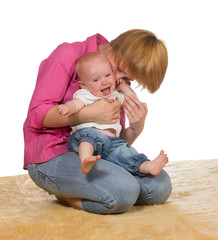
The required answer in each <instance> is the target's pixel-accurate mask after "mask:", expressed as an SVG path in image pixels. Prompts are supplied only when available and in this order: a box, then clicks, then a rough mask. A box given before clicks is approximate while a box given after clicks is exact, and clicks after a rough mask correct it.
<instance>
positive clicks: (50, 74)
mask: <svg viewBox="0 0 218 240" xmlns="http://www.w3.org/2000/svg"><path fill="white" fill-rule="evenodd" d="M104 43H108V41H107V40H106V39H105V38H104V37H103V36H101V35H100V34H96V35H94V36H91V37H88V38H87V39H86V40H85V41H84V42H75V43H63V44H61V45H59V46H58V47H57V48H56V49H55V50H54V51H53V52H52V53H51V55H50V56H49V57H48V58H47V59H45V60H44V61H42V63H41V64H40V67H39V72H38V77H37V82H36V86H35V90H34V92H33V96H32V99H31V102H30V105H29V110H28V114H27V118H26V121H25V123H24V126H23V132H24V143H25V149H24V169H26V165H27V164H28V163H42V162H47V161H49V160H51V159H52V158H54V157H56V156H58V155H60V154H63V153H66V152H68V151H69V150H68V148H67V144H66V142H67V139H68V137H69V135H70V131H71V128H70V127H64V128H45V127H43V119H44V118H45V116H46V114H47V112H48V110H49V109H51V108H52V107H53V106H54V105H57V104H61V103H65V102H66V101H69V100H71V99H72V98H73V94H74V93H75V92H76V91H77V90H78V89H79V86H78V84H77V82H78V78H77V75H76V70H75V63H76V61H77V59H78V58H80V57H81V56H82V55H84V54H86V53H88V52H98V44H104ZM121 125H122V127H123V128H124V127H125V116H124V113H123V111H122V112H121Z"/></svg>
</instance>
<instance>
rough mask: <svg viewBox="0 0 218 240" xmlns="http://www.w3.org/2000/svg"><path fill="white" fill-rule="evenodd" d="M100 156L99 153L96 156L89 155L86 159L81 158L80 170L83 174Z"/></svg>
mask: <svg viewBox="0 0 218 240" xmlns="http://www.w3.org/2000/svg"><path fill="white" fill-rule="evenodd" d="M100 158H101V156H100V155H97V156H91V157H87V158H86V159H84V160H83V162H82V165H81V172H82V173H83V174H87V173H88V172H89V171H90V170H91V168H92V166H93V165H94V164H95V163H96V162H97V161H98V160H99V159H100Z"/></svg>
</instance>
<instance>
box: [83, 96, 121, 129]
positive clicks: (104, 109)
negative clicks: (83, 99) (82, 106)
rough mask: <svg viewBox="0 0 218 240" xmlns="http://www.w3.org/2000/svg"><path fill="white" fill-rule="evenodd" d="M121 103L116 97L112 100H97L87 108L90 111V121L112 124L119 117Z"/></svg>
mask: <svg viewBox="0 0 218 240" xmlns="http://www.w3.org/2000/svg"><path fill="white" fill-rule="evenodd" d="M120 107H121V103H120V101H119V100H118V99H116V101H113V100H108V99H104V100H99V101H97V102H95V103H93V104H91V105H89V106H88V107H87V108H89V109H88V111H90V112H91V113H92V115H91V118H92V122H96V123H99V124H113V123H116V122H117V121H119V119H120Z"/></svg>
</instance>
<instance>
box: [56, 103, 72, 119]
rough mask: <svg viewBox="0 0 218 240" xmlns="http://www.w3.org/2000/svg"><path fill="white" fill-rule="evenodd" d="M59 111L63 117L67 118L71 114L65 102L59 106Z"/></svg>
mask: <svg viewBox="0 0 218 240" xmlns="http://www.w3.org/2000/svg"><path fill="white" fill-rule="evenodd" d="M58 112H59V113H60V114H61V115H62V117H63V118H67V117H69V116H70V108H69V107H68V106H67V105H65V104H61V105H59V106H58Z"/></svg>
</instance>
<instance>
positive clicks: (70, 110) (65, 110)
mask: <svg viewBox="0 0 218 240" xmlns="http://www.w3.org/2000/svg"><path fill="white" fill-rule="evenodd" d="M84 106H85V103H84V102H83V101H82V100H81V99H79V98H76V99H73V100H71V101H68V102H66V103H65V104H61V105H59V106H58V111H59V113H60V114H61V115H62V117H63V118H67V117H69V116H70V115H72V114H74V113H77V112H79V111H80V110H81V109H82V108H83V107H84Z"/></svg>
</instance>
